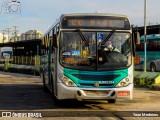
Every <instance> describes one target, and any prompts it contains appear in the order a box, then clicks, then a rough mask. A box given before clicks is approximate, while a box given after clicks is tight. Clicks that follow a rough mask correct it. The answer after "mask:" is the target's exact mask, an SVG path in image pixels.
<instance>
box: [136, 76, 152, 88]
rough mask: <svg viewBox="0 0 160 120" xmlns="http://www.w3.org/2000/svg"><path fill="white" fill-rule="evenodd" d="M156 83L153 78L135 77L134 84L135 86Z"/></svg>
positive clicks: (148, 85)
mask: <svg viewBox="0 0 160 120" xmlns="http://www.w3.org/2000/svg"><path fill="white" fill-rule="evenodd" d="M154 83H155V81H154V79H153V78H135V79H134V86H135V87H150V86H152V85H153V84H154Z"/></svg>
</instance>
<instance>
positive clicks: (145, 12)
mask: <svg viewBox="0 0 160 120" xmlns="http://www.w3.org/2000/svg"><path fill="white" fill-rule="evenodd" d="M146 8H147V0H144V72H146V62H147V39H146V34H147V27H146V14H147V11H146Z"/></svg>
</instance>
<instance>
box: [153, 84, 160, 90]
mask: <svg viewBox="0 0 160 120" xmlns="http://www.w3.org/2000/svg"><path fill="white" fill-rule="evenodd" d="M151 89H152V90H158V91H160V84H153V85H152V86H151Z"/></svg>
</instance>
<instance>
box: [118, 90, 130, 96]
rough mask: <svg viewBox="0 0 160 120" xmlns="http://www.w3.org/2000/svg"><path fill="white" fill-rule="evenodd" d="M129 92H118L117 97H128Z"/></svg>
mask: <svg viewBox="0 0 160 120" xmlns="http://www.w3.org/2000/svg"><path fill="white" fill-rule="evenodd" d="M129 95H130V91H118V96H129Z"/></svg>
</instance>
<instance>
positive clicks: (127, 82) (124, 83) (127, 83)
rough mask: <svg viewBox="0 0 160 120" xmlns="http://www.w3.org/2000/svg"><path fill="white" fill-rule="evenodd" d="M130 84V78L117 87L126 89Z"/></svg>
mask: <svg viewBox="0 0 160 120" xmlns="http://www.w3.org/2000/svg"><path fill="white" fill-rule="evenodd" d="M129 84H130V79H129V78H125V79H123V80H122V81H121V82H119V83H118V84H117V85H116V87H125V86H128V85H129Z"/></svg>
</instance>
